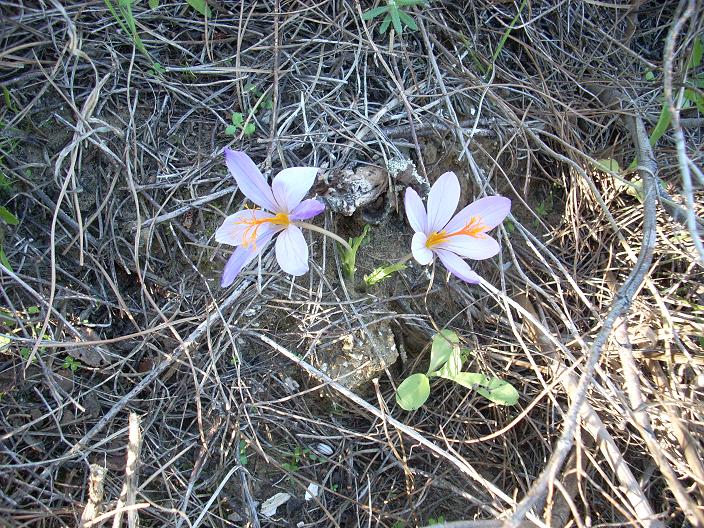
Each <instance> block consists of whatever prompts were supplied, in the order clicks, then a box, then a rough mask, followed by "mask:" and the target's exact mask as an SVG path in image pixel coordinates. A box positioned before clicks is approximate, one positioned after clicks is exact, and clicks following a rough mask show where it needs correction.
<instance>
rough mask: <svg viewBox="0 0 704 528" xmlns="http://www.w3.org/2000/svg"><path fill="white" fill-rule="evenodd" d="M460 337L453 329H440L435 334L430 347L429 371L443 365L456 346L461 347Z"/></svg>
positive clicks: (433, 370)
mask: <svg viewBox="0 0 704 528" xmlns="http://www.w3.org/2000/svg"><path fill="white" fill-rule="evenodd" d="M459 343H460V338H459V337H457V334H456V333H454V332H453V331H452V330H440V331H439V332H438V333H437V334H435V335H434V336H433V346H432V348H431V349H430V366H429V367H428V373H429V374H430V373H432V372H435V371H436V370H438V369H439V368H440V367H442V366H443V365H444V364H445V363H446V362H447V360H448V359H450V356H452V351H453V349H454V348H459Z"/></svg>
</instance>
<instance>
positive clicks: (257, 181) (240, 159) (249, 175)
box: [225, 148, 277, 212]
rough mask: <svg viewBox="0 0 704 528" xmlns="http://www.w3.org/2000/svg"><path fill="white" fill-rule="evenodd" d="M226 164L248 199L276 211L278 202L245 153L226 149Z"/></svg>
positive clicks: (262, 176)
mask: <svg viewBox="0 0 704 528" xmlns="http://www.w3.org/2000/svg"><path fill="white" fill-rule="evenodd" d="M225 164H226V165H227V168H228V169H229V170H230V174H232V176H233V177H234V178H235V181H237V185H238V186H239V188H240V191H242V194H244V195H245V196H246V197H247V198H249V199H250V200H252V201H253V202H254V203H255V204H257V205H258V206H260V207H263V208H264V209H268V210H269V211H275V212H277V211H276V209H277V207H276V200H274V195H273V194H272V192H271V187H269V184H268V183H267V182H266V179H265V178H264V175H263V174H262V173H261V171H260V170H259V169H258V168H257V166H256V165H255V164H254V162H253V161H252V159H251V158H250V157H249V156H247V154H245V153H244V152H241V151H237V150H230V149H228V148H226V149H225Z"/></svg>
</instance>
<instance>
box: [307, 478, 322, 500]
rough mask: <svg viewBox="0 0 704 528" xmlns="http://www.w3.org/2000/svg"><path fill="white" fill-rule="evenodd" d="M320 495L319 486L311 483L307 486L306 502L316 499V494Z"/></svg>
mask: <svg viewBox="0 0 704 528" xmlns="http://www.w3.org/2000/svg"><path fill="white" fill-rule="evenodd" d="M319 493H320V486H318V485H317V484H313V483H312V482H311V483H310V484H308V489H307V490H306V497H305V499H306V500H307V501H309V500H311V499H312V498H313V497H317V496H318V494H319Z"/></svg>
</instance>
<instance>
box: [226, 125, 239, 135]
mask: <svg viewBox="0 0 704 528" xmlns="http://www.w3.org/2000/svg"><path fill="white" fill-rule="evenodd" d="M236 133H237V127H236V126H235V125H227V126H226V127H225V134H227V135H228V136H234V135H235V134H236Z"/></svg>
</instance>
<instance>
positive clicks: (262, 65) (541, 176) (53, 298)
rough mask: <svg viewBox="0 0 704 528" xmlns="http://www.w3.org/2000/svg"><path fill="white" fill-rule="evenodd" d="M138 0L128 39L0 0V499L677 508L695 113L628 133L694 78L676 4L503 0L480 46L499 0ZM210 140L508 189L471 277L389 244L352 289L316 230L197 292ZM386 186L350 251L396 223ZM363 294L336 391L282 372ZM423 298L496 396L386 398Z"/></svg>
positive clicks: (134, 508)
mask: <svg viewBox="0 0 704 528" xmlns="http://www.w3.org/2000/svg"><path fill="white" fill-rule="evenodd" d="M160 3H161V6H160V7H159V8H158V9H155V10H152V9H149V8H148V6H147V2H137V3H136V5H135V6H134V7H133V11H134V15H135V20H136V27H137V29H138V31H139V34H140V35H141V40H142V42H143V43H144V46H145V49H146V50H147V52H148V53H149V55H150V57H149V58H148V57H146V56H144V55H143V54H141V53H140V52H139V51H138V50H136V49H135V47H134V46H133V42H132V40H131V39H130V36H129V35H127V34H125V32H124V31H122V30H120V29H119V25H118V24H117V22H116V21H115V19H114V18H112V16H111V15H110V12H109V11H108V9H107V8H106V6H105V4H104V3H103V2H101V1H95V2H63V3H62V2H60V1H46V2H22V1H10V2H4V3H3V4H2V5H1V6H0V13H1V14H2V22H1V23H0V24H1V25H0V27H2V35H1V39H2V48H0V84H1V85H2V87H3V90H4V94H5V103H4V104H3V105H2V106H1V107H0V126H1V127H2V128H1V129H0V169H1V170H2V173H3V174H4V175H5V176H6V177H7V178H8V179H9V180H10V181H11V187H10V188H9V189H5V190H4V191H2V195H1V196H2V202H1V203H0V205H4V206H5V207H7V208H8V209H9V210H11V211H12V212H14V214H15V215H16V216H17V217H18V219H19V224H18V225H16V226H10V225H6V224H3V223H2V222H1V221H0V241H1V242H2V247H3V248H4V250H5V252H6V254H7V256H8V259H9V262H10V264H11V265H12V269H11V270H10V269H8V268H6V267H5V266H2V267H0V284H1V289H0V299H2V301H1V302H2V304H3V305H4V308H3V310H2V313H1V314H0V315H1V318H0V329H1V330H2V332H3V334H4V335H8V336H10V337H11V341H10V342H9V344H8V345H4V347H3V348H2V350H1V351H0V391H1V394H2V400H0V411H1V412H0V519H1V520H2V522H1V523H0V524H2V525H3V526H12V527H19V526H76V525H79V523H82V526H86V527H87V526H99V525H101V524H103V525H106V526H107V525H110V524H113V526H116V525H120V523H124V524H126V525H128V526H130V527H131V526H135V525H137V523H139V524H140V525H142V526H179V527H187V526H188V527H193V528H195V527H199V526H213V527H219V526H297V525H299V524H298V523H303V524H300V525H301V526H314V525H315V526H344V527H346V526H386V527H392V526H395V527H400V526H424V525H426V524H428V523H429V521H430V519H431V518H435V519H436V520H437V519H438V518H439V517H440V516H443V517H444V519H445V520H447V521H458V522H457V523H455V524H451V523H449V522H448V526H450V525H453V526H474V525H477V526H480V525H481V526H519V525H520V526H606V525H609V526H624V525H629V524H634V525H642V526H662V525H667V526H695V525H701V526H704V510H702V505H703V504H704V468H703V467H702V463H701V459H702V450H701V445H700V441H701V435H702V419H703V418H704V409H703V408H702V403H701V401H702V398H701V393H702V387H703V386H704V381H703V380H704V373H703V372H702V364H703V363H704V359H703V358H704V347H703V341H704V280H703V276H702V265H703V264H704V258H703V255H701V254H700V253H699V251H700V248H699V247H698V244H699V239H698V236H697V235H696V233H695V235H694V236H693V235H692V231H693V229H692V228H693V227H695V228H697V227H698V229H702V226H703V224H702V221H701V219H702V218H704V207H703V206H702V200H701V191H698V190H697V186H699V189H701V185H702V184H704V182H702V181H701V172H697V171H698V170H699V169H698V167H701V164H702V163H701V162H702V156H703V153H702V128H701V122H702V121H701V116H699V115H698V114H697V113H696V111H695V110H685V111H683V112H682V113H681V115H680V116H679V119H675V120H674V125H675V128H674V129H673V130H672V131H670V132H669V133H668V134H666V135H665V136H664V137H663V138H662V139H661V140H660V141H659V142H658V144H657V145H656V146H655V148H654V149H652V150H651V149H650V147H649V145H648V142H647V137H646V136H644V134H643V131H644V129H643V125H645V126H646V127H647V129H648V130H649V129H650V128H652V126H653V124H654V122H655V121H656V120H657V118H658V115H659V112H660V109H661V107H662V104H663V86H665V87H666V88H667V91H666V96H667V97H669V98H670V99H671V100H673V101H674V100H675V99H676V97H677V96H678V93H679V90H680V88H681V87H682V83H683V82H684V81H685V77H686V76H689V77H691V76H692V75H694V74H695V73H699V74H701V68H700V71H699V72H691V71H688V69H687V63H688V60H689V56H690V50H691V48H692V43H693V40H694V39H695V37H696V36H697V35H700V34H701V33H702V30H703V29H704V11H702V9H701V6H697V5H696V2H694V1H691V2H687V1H684V2H682V4H681V5H680V6H676V5H674V4H672V3H668V2H655V1H653V2H641V3H636V4H638V5H637V7H634V6H631V5H629V4H623V5H621V4H619V3H610V2H562V3H555V2H528V3H527V4H526V6H525V7H524V8H523V10H522V11H521V15H520V17H519V18H518V20H517V22H516V25H515V27H513V28H512V30H511V31H510V32H509V33H508V38H507V40H506V43H505V45H504V47H503V49H502V50H501V52H500V53H498V55H497V57H496V60H495V61H494V62H493V64H492V55H493V54H494V51H495V50H496V49H497V46H498V45H499V42H500V41H501V39H502V36H504V35H505V34H506V32H507V28H508V27H509V24H510V23H511V20H513V18H514V16H515V15H516V13H517V12H518V9H519V5H520V2H516V3H511V2H503V1H497V0H479V1H477V2H453V1H447V2H440V1H434V2H432V3H431V6H430V7H429V8H427V9H424V10H422V11H418V12H416V13H415V15H414V16H415V17H416V19H417V20H418V21H419V30H418V31H417V32H409V31H405V32H404V33H403V34H402V35H400V36H399V35H395V36H394V37H393V38H392V39H391V40H390V39H389V38H388V36H387V37H383V36H380V35H379V34H378V23H374V24H371V25H369V24H366V25H365V23H364V22H362V20H361V16H360V15H361V12H362V10H364V9H367V7H368V6H367V5H366V3H365V5H364V6H363V7H360V6H359V5H358V3H356V2H351V1H347V0H341V1H330V2H318V3H311V2H280V1H279V0H275V1H274V2H244V3H241V4H240V3H237V4H234V3H233V4H232V5H231V3H228V2H219V1H209V2H208V3H209V4H210V5H211V9H212V13H211V16H210V17H209V18H208V19H207V20H206V19H204V18H203V17H202V16H200V15H198V14H197V13H196V12H195V11H194V10H193V9H191V8H190V7H188V5H187V4H186V2H181V1H180V0H178V1H175V2H165V1H163V0H162V1H161V2H160ZM155 63H158V64H159V65H161V66H162V67H163V68H164V69H165V71H164V72H163V73H160V72H159V71H158V70H159V66H156V67H155V66H154V64H155ZM647 70H652V71H653V72H654V73H655V76H656V79H655V80H654V81H653V80H646V79H645V72H646V71H647ZM250 84H251V85H254V86H256V88H257V89H258V90H259V92H257V93H260V94H261V95H256V94H255V92H254V91H251V90H247V89H246V87H247V85H250ZM267 98H269V99H271V100H272V101H273V105H272V108H271V109H261V110H258V111H257V112H255V113H254V114H253V115H252V116H251V119H252V120H253V122H254V123H255V124H256V132H255V133H254V134H253V135H252V136H250V137H235V138H231V137H228V136H226V135H225V134H224V133H223V131H224V128H225V126H226V125H227V124H228V123H229V118H230V114H231V112H233V111H239V112H243V113H245V116H247V115H248V112H249V111H250V110H252V109H253V108H254V106H255V105H256V103H257V101H259V102H260V103H261V102H263V101H264V100H265V99H267ZM226 145H230V146H234V147H235V148H241V149H244V150H246V151H247V152H248V153H249V154H250V156H251V157H252V158H253V159H255V160H256V161H257V162H260V164H261V165H260V166H261V167H263V168H264V169H265V170H274V171H276V170H278V169H279V168H281V167H282V166H291V165H312V166H316V167H321V168H323V169H326V170H328V171H333V172H334V171H335V170H340V169H343V168H350V167H352V168H354V167H355V166H356V165H357V164H359V163H373V164H377V165H379V166H381V167H384V166H385V165H386V163H387V162H388V161H389V160H390V159H392V158H395V157H399V156H410V157H411V158H413V159H414V161H415V163H416V165H417V167H418V168H419V171H420V172H421V174H423V175H427V176H428V177H429V179H430V180H431V181H432V180H433V179H434V178H435V177H437V175H439V174H440V173H442V172H444V171H445V170H455V171H456V172H457V173H458V174H459V175H460V177H461V178H462V179H463V180H464V186H465V191H464V192H465V194H466V195H468V196H469V195H480V194H484V193H486V194H492V193H502V194H505V195H506V196H509V197H511V199H512V200H513V203H514V207H513V217H512V219H511V222H510V223H509V224H505V225H504V227H502V228H501V229H500V231H499V232H497V237H498V238H499V239H500V241H501V244H502V253H501V255H500V256H499V257H497V258H495V259H492V260H491V261H486V262H482V263H480V264H479V265H478V267H477V269H478V270H479V271H480V272H481V273H482V276H483V277H484V278H485V283H484V284H483V285H482V287H478V286H467V285H464V284H459V283H457V282H456V281H455V280H450V281H449V282H446V281H445V280H444V275H443V272H442V271H441V270H440V269H439V268H438V269H436V270H435V277H434V282H433V283H432V286H431V287H430V288H429V289H428V277H427V275H426V274H425V273H423V272H422V271H421V270H420V269H419V268H413V267H412V268H410V269H408V270H406V271H404V272H403V273H402V274H400V275H399V276H397V277H395V278H394V279H392V280H390V281H389V282H388V283H387V284H384V285H383V286H381V287H379V288H377V289H375V290H373V291H370V292H367V293H359V292H355V291H351V290H350V289H349V288H347V287H346V285H345V283H344V281H342V279H341V276H340V273H339V255H338V253H337V251H338V250H337V248H336V247H334V246H333V245H332V244H331V243H330V242H328V241H325V240H323V239H322V238H321V237H319V236H317V235H315V236H313V237H311V241H312V246H311V247H312V250H311V251H312V262H311V272H310V273H309V274H308V275H306V276H304V277H302V278H300V279H298V280H296V281H295V282H291V280H290V278H288V277H286V276H284V275H283V274H282V273H280V272H279V270H278V268H277V267H276V265H275V263H274V260H273V255H271V254H267V255H265V256H264V258H263V260H262V268H261V272H260V273H257V272H256V271H254V270H251V271H250V272H248V273H244V274H242V275H241V276H240V277H239V278H238V280H237V281H236V283H235V285H234V286H233V287H232V288H231V289H229V290H227V291H224V290H221V289H220V288H219V286H218V282H219V273H220V270H221V269H222V266H223V264H224V262H225V258H226V257H227V252H226V251H223V249H224V248H219V247H218V246H217V244H216V243H215V242H214V240H213V232H214V230H215V228H216V227H217V226H218V225H219V223H220V222H221V221H222V218H223V216H224V215H225V214H227V213H229V212H232V211H233V210H234V209H236V208H237V207H239V206H240V205H241V203H242V196H241V195H240V194H236V193H235V192H234V191H235V190H236V188H235V187H234V185H233V182H232V181H231V180H230V179H229V178H228V177H227V176H226V172H225V168H224V164H223V162H222V157H221V151H222V148H223V147H224V146H226ZM636 157H637V158H638V160H639V163H638V165H637V167H636V168H634V169H632V170H629V171H625V172H623V173H622V174H621V175H620V176H616V175H613V174H612V175H609V174H606V173H603V172H600V171H597V170H595V169H594V160H597V159H602V158H614V159H616V160H618V161H619V163H620V165H621V166H622V167H628V166H629V164H630V163H631V161H632V160H633V159H635V158H636ZM687 158H688V159H689V160H690V161H691V164H690V163H689V162H688V161H687ZM687 178H689V181H688V180H687ZM690 183H691V185H690ZM397 196H398V195H397V194H395V193H394V192H393V191H390V192H389V196H388V199H389V200H390V201H391V204H392V210H391V213H390V215H389V216H388V218H386V219H384V220H383V221H382V224H381V225H380V226H379V227H376V228H374V229H373V233H372V239H373V241H374V243H372V244H369V245H368V246H366V247H365V249H364V250H363V252H362V254H361V256H360V266H361V267H362V268H363V269H362V270H361V272H360V275H361V274H363V273H364V272H365V271H369V269H371V268H373V267H375V266H376V265H378V264H379V263H380V262H384V261H386V260H387V259H388V258H389V257H395V256H401V255H402V254H403V253H405V252H406V251H407V247H408V243H409V241H410V230H409V228H408V227H407V226H405V225H404V223H403V218H402V215H403V211H402V208H401V207H400V205H398V204H397V198H396V197H397ZM324 222H325V223H326V224H327V225H328V226H329V227H331V228H335V229H337V230H338V231H339V232H341V233H344V234H345V235H350V234H352V235H354V234H357V233H358V232H359V230H360V227H359V225H358V224H356V223H355V220H351V219H348V218H343V217H341V216H339V215H334V214H330V213H328V214H327V217H326V219H325V220H324ZM382 324H386V325H389V324H390V327H391V329H392V330H393V331H394V334H395V337H396V341H397V344H398V345H399V346H402V347H403V348H404V350H405V351H406V353H407V354H408V357H407V358H406V359H405V362H404V363H403V364H401V363H399V364H396V365H393V366H391V367H389V368H388V369H387V370H386V371H385V372H383V373H381V375H380V377H379V379H378V381H377V382H375V383H374V384H370V385H369V386H368V387H365V388H364V390H361V389H360V391H358V392H360V393H359V394H355V393H350V392H349V391H346V389H345V388H344V387H342V386H341V385H338V384H337V382H336V381H335V380H331V379H329V378H327V376H326V375H325V373H324V372H322V371H320V370H317V369H316V368H315V365H319V363H320V361H322V360H321V358H322V357H326V356H325V355H326V354H328V355H329V354H334V353H335V351H336V350H337V349H338V347H340V339H342V338H343V337H344V336H346V335H349V334H355V335H357V336H364V335H367V338H369V336H370V335H371V336H374V335H375V332H376V331H377V329H378V328H380V325H382ZM445 327H448V328H452V329H454V330H455V331H456V332H458V333H459V334H460V335H461V336H462V338H463V339H464V340H465V342H466V343H467V344H468V345H469V346H470V348H471V349H472V350H473V351H474V355H473V358H472V363H473V366H475V367H477V368H480V369H483V370H484V371H487V372H494V373H496V374H497V375H499V376H501V377H503V378H505V379H507V380H509V381H511V383H513V384H514V385H515V386H517V387H518V388H519V389H520V392H521V399H520V402H519V405H518V406H517V407H513V408H503V407H497V406H495V405H493V404H489V403H488V402H487V401H485V400H483V399H482V398H481V397H478V396H477V395H476V394H473V393H469V392H468V391H466V390H465V389H461V388H459V387H454V386H451V385H450V384H439V385H438V386H437V387H435V390H434V391H433V394H432V396H431V400H430V401H429V402H428V404H426V406H425V407H423V408H422V409H420V410H418V411H416V412H413V413H406V412H403V411H402V410H401V409H400V408H398V406H396V404H395V402H394V389H395V386H396V385H397V384H398V382H399V381H400V380H401V379H403V377H405V376H406V375H408V374H409V373H411V372H415V371H417V370H420V369H421V368H423V365H424V364H425V363H424V361H427V355H426V354H424V352H423V345H424V344H425V343H426V342H427V340H428V339H429V338H430V336H431V335H432V334H433V332H434V331H436V329H438V328H445ZM369 339H370V341H371V342H372V343H374V340H373V339H371V338H369ZM376 346H378V343H377V345H376ZM67 358H71V359H68V360H67ZM76 361H77V362H78V363H77V364H76V363H75V362H76ZM72 363H73V364H74V367H75V366H78V368H76V370H75V371H72V370H71V369H70V367H71V364H72ZM293 382H295V383H293ZM582 404H583V405H582ZM130 416H132V418H130ZM137 416H139V417H140V418H141V425H139V424H140V422H139V419H140V418H137ZM128 423H131V427H130V426H129V425H128ZM135 424H137V425H135ZM140 431H141V436H140V434H139V433H140ZM321 442H322V443H324V444H327V445H328V446H330V447H331V448H332V449H333V453H332V454H331V455H320V454H316V449H318V450H319V448H316V446H317V445H318V444H319V443H321ZM101 468H105V469H106V471H104V472H103V471H101ZM311 483H315V484H318V485H319V486H320V487H321V490H322V493H321V494H320V495H319V496H318V497H317V498H314V499H312V500H310V501H305V500H304V499H303V497H304V495H305V490H306V489H307V488H308V486H309V484H311ZM277 492H287V493H290V494H291V495H292V496H293V498H292V499H291V500H289V502H288V503H287V504H286V505H285V506H282V507H280V508H279V509H278V514H277V515H276V516H275V517H274V518H267V517H264V516H263V515H262V514H261V513H260V509H259V505H260V504H261V503H262V502H264V501H265V500H266V499H268V498H269V497H271V496H272V495H274V494H275V493H277ZM86 506H88V507H89V509H88V510H86ZM459 521H461V522H459ZM498 521H500V522H498ZM482 522H483V524H482Z"/></svg>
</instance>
